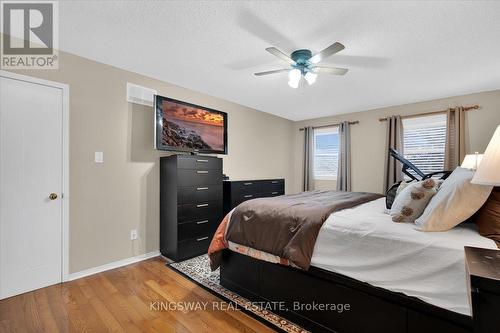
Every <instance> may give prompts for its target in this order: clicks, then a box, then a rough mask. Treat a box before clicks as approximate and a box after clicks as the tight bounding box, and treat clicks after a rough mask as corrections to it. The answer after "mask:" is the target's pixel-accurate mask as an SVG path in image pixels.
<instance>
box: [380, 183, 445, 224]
mask: <svg viewBox="0 0 500 333" xmlns="http://www.w3.org/2000/svg"><path fill="white" fill-rule="evenodd" d="M401 184H404V182H403V183H401ZM437 188H438V182H437V181H436V180H435V179H432V178H430V179H426V180H423V181H419V182H412V183H409V184H406V185H403V186H399V187H398V192H399V194H398V195H397V196H396V199H394V202H393V204H392V207H391V212H390V215H391V217H392V221H394V222H415V220H416V219H417V218H418V217H419V216H420V215H422V213H423V211H424V209H425V207H426V206H427V204H428V203H429V201H430V200H431V199H432V197H433V196H434V195H435V194H436V192H437Z"/></svg>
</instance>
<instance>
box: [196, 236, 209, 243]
mask: <svg viewBox="0 0 500 333" xmlns="http://www.w3.org/2000/svg"><path fill="white" fill-rule="evenodd" d="M205 239H208V237H201V238H196V241H197V242H201V241H204V240H205Z"/></svg>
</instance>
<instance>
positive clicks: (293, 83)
mask: <svg viewBox="0 0 500 333" xmlns="http://www.w3.org/2000/svg"><path fill="white" fill-rule="evenodd" d="M301 78H302V73H301V72H300V70H299V69H297V68H295V69H292V70H291V71H290V72H289V73H288V85H289V86H290V87H292V88H294V89H296V88H298V87H299V82H300V79H301Z"/></svg>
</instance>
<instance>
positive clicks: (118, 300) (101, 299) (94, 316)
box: [0, 258, 274, 333]
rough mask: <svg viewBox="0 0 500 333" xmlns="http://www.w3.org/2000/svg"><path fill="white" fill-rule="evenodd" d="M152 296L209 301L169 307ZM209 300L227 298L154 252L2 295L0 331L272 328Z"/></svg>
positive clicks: (163, 331) (164, 331)
mask: <svg viewBox="0 0 500 333" xmlns="http://www.w3.org/2000/svg"><path fill="white" fill-rule="evenodd" d="M156 301H161V302H170V303H162V304H176V306H177V305H178V304H181V305H182V304H186V303H184V302H208V303H209V304H210V305H209V306H207V310H206V311H203V310H196V309H191V310H185V309H183V310H182V311H179V310H173V311H169V310H167V309H164V310H156V309H157V308H158V307H155V304H156V305H157V304H159V303H155V302H156ZM179 302H181V303H179ZM212 302H217V303H218V304H219V303H222V304H227V303H223V302H222V301H221V300H220V299H219V298H217V297H216V296H214V295H213V294H211V293H209V292H208V291H205V290H204V289H202V288H200V287H199V286H197V285H196V284H194V283H192V282H191V281H189V280H187V279H186V278H184V277H182V276H181V275H179V274H177V273H175V272H174V271H172V270H171V269H169V268H167V267H165V265H164V261H163V260H162V259H161V258H154V259H150V260H146V261H142V262H139V263H137V264H133V265H129V266H125V267H122V268H117V269H114V270H111V271H107V272H103V273H99V274H96V275H92V276H89V277H85V278H82V279H78V280H75V281H71V282H66V283H63V284H59V285H55V286H51V287H47V288H43V289H39V290H36V291H33V292H29V293H26V294H23V295H19V296H15V297H11V298H8V299H5V300H2V301H0V332H2V333H3V332H23V333H24V332H51V333H52V332H161V333H170V332H196V333H198V332H211V333H212V332H249V333H250V332H274V331H273V330H271V329H270V328H268V327H267V326H265V325H263V324H261V323H260V322H258V321H256V320H254V319H252V318H250V317H249V316H247V315H246V314H244V313H242V312H240V311H238V310H234V309H221V308H222V306H220V307H219V309H220V310H219V309H217V308H216V307H215V308H214V307H213V306H212V305H211V304H212ZM198 304H203V303H198Z"/></svg>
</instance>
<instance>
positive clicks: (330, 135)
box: [313, 126, 339, 180]
mask: <svg viewBox="0 0 500 333" xmlns="http://www.w3.org/2000/svg"><path fill="white" fill-rule="evenodd" d="M313 144H314V170H313V174H314V179H317V180H336V179H337V166H338V161H339V131H338V127H336V126H335V127H327V128H317V129H315V130H314V143H313Z"/></svg>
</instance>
